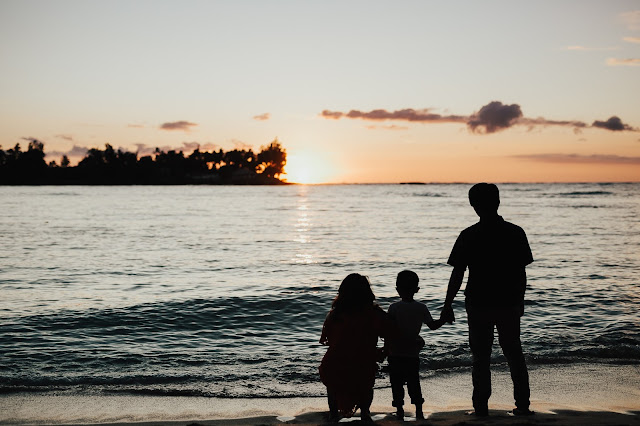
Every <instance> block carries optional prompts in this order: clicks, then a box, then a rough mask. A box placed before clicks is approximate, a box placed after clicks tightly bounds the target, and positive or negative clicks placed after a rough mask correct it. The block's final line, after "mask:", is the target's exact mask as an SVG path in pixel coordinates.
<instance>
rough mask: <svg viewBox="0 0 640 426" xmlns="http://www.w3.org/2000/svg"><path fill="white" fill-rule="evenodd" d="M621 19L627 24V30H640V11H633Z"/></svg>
mask: <svg viewBox="0 0 640 426" xmlns="http://www.w3.org/2000/svg"><path fill="white" fill-rule="evenodd" d="M620 17H621V18H622V20H623V21H624V23H625V24H627V28H629V29H630V30H632V31H638V30H640V10H632V11H629V12H624V13H622V14H620Z"/></svg>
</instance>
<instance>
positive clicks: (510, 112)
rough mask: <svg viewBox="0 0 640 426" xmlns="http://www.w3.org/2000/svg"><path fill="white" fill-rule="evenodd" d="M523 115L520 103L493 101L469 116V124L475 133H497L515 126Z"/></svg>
mask: <svg viewBox="0 0 640 426" xmlns="http://www.w3.org/2000/svg"><path fill="white" fill-rule="evenodd" d="M521 117H522V110H521V109H520V105H517V104H511V105H504V104H503V103H502V102H499V101H493V102H490V103H488V104H487V105H485V106H483V107H482V108H480V111H478V112H477V113H475V114H473V115H472V116H471V117H469V121H468V122H467V126H469V129H471V131H472V132H474V133H495V132H497V131H499V130H503V129H508V128H509V127H511V126H513V125H514V124H515V123H516V122H517V120H518V119H519V118H521ZM483 128H484V131H483V130H482V129H483Z"/></svg>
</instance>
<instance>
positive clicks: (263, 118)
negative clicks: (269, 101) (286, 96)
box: [253, 112, 271, 121]
mask: <svg viewBox="0 0 640 426" xmlns="http://www.w3.org/2000/svg"><path fill="white" fill-rule="evenodd" d="M270 118H271V114H270V113H268V112H265V113H264V114H260V115H254V116H253V119H254V120H258V121H266V120H268V119H270Z"/></svg>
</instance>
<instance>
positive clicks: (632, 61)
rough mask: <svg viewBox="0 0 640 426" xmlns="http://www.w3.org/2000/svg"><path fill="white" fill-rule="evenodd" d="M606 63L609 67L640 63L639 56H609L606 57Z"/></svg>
mask: <svg viewBox="0 0 640 426" xmlns="http://www.w3.org/2000/svg"><path fill="white" fill-rule="evenodd" d="M607 65H609V66H610V67H625V66H626V67H637V66H639V65H640V58H626V59H619V58H609V59H607Z"/></svg>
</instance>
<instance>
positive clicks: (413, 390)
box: [406, 357, 424, 419]
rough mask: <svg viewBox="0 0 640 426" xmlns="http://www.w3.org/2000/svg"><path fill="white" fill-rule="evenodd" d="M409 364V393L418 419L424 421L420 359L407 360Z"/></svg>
mask: <svg viewBox="0 0 640 426" xmlns="http://www.w3.org/2000/svg"><path fill="white" fill-rule="evenodd" d="M406 363H407V391H408V393H409V397H410V398H411V403H412V404H414V405H415V406H416V418H417V419H424V414H423V413H422V403H423V402H424V399H423V398H422V389H421V387H420V358H418V357H416V358H406Z"/></svg>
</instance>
